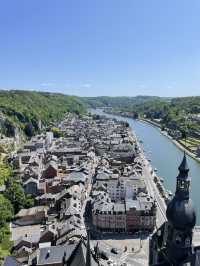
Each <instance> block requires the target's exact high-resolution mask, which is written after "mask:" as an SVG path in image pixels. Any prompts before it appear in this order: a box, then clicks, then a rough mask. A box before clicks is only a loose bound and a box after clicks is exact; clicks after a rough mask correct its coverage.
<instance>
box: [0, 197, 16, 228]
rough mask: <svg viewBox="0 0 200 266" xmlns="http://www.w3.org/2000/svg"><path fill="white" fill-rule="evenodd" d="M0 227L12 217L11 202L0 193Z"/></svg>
mask: <svg viewBox="0 0 200 266" xmlns="http://www.w3.org/2000/svg"><path fill="white" fill-rule="evenodd" d="M0 214H1V215H0V228H1V227H3V226H5V225H6V222H9V221H10V220H11V219H12V217H13V207H12V204H11V202H10V201H9V200H8V199H7V198H5V197H4V196H3V195H2V194H0Z"/></svg>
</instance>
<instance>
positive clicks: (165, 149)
mask: <svg viewBox="0 0 200 266" xmlns="http://www.w3.org/2000/svg"><path fill="white" fill-rule="evenodd" d="M92 113H96V114H100V115H105V116H107V117H110V118H116V119H118V120H123V121H126V122H128V123H129V125H130V127H131V128H132V129H133V131H134V132H135V134H136V135H137V137H138V139H139V140H141V141H142V146H143V149H144V151H145V154H146V157H147V158H148V159H150V160H151V165H152V167H153V168H156V169H158V172H157V175H158V176H160V177H162V178H163V179H164V186H165V188H166V189H168V190H171V191H172V192H173V193H174V191H175V187H176V176H177V174H178V166H179V164H180V162H181V160H182V157H183V152H182V151H181V150H180V149H179V148H178V147H177V146H176V145H175V144H173V143H172V142H171V141H170V139H168V138H167V137H166V136H164V135H163V134H161V132H160V130H159V129H158V128H156V127H154V126H152V125H150V124H148V123H145V122H141V121H138V120H134V119H131V118H126V117H121V116H116V115H110V114H105V113H103V112H102V110H99V109H98V110H92ZM187 159H188V165H189V168H190V176H191V179H192V181H191V198H192V200H193V203H194V205H195V208H196V211H197V225H200V163H198V162H197V161H195V160H194V159H192V158H191V157H189V156H188V157H187Z"/></svg>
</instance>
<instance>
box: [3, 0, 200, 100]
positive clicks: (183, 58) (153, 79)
mask: <svg viewBox="0 0 200 266" xmlns="http://www.w3.org/2000/svg"><path fill="white" fill-rule="evenodd" d="M199 14H200V1H199V0H56V1H55V0H17V1H16V0H0V36H1V38H0V88H1V89H37V90H43V91H52V92H54V91H58V92H63V93H66V94H73V95H81V96H96V95H111V96H120V95H128V96H134V95H138V94H140V95H141V94H142V95H159V96H186V95H200V15H199Z"/></svg>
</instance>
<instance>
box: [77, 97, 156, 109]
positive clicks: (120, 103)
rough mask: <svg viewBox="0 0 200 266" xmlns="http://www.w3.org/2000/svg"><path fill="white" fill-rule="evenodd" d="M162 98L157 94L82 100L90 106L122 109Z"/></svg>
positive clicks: (84, 98) (86, 98) (85, 98)
mask: <svg viewBox="0 0 200 266" xmlns="http://www.w3.org/2000/svg"><path fill="white" fill-rule="evenodd" d="M157 99H160V98H159V97H157V96H140V95H139V96H136V97H126V96H123V97H109V96H100V97H83V98H81V100H82V101H83V102H84V103H85V104H86V105H87V106H88V107H92V108H94V107H95V108H97V107H112V108H120V109H127V108H129V109H131V108H133V107H134V106H135V105H137V104H143V103H146V102H151V101H154V100H157Z"/></svg>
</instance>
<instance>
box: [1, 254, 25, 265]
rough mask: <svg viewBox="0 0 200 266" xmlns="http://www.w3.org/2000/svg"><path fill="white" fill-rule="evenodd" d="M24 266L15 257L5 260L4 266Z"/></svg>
mask: <svg viewBox="0 0 200 266" xmlns="http://www.w3.org/2000/svg"><path fill="white" fill-rule="evenodd" d="M21 265H22V264H21V263H19V262H18V261H17V260H16V259H15V258H14V257H12V256H8V257H6V258H5V260H4V263H3V266H21Z"/></svg>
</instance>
